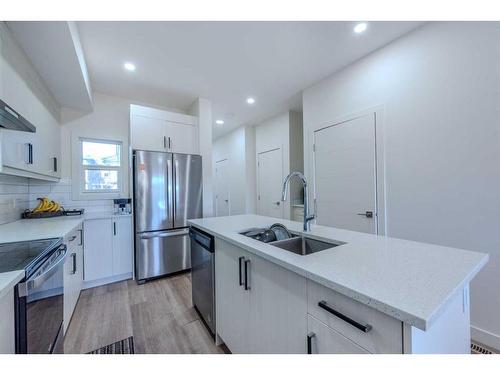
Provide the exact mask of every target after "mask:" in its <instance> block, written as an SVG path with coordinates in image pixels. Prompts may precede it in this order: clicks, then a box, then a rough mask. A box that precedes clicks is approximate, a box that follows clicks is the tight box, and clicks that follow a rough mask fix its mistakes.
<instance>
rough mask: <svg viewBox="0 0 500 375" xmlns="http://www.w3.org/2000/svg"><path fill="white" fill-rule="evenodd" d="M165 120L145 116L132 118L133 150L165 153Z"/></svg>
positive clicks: (133, 116) (131, 135)
mask: <svg viewBox="0 0 500 375" xmlns="http://www.w3.org/2000/svg"><path fill="white" fill-rule="evenodd" d="M163 123H164V121H163V120H160V119H154V118H150V117H144V116H135V115H131V116H130V139H131V144H132V149H134V150H149V151H165V141H164V138H163Z"/></svg>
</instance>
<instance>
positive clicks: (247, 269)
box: [245, 259, 250, 290]
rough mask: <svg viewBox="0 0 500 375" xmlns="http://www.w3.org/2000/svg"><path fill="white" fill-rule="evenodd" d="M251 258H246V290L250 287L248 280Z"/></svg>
mask: <svg viewBox="0 0 500 375" xmlns="http://www.w3.org/2000/svg"><path fill="white" fill-rule="evenodd" d="M249 266H250V259H247V260H245V290H249V289H250V282H249V281H248V273H249Z"/></svg>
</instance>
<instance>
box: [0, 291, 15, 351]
mask: <svg viewBox="0 0 500 375" xmlns="http://www.w3.org/2000/svg"><path fill="white" fill-rule="evenodd" d="M0 317H1V318H0V354H14V353H15V352H16V332H15V317H14V288H12V289H11V290H9V291H8V292H7V293H5V294H4V295H3V296H2V297H0Z"/></svg>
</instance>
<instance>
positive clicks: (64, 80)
mask: <svg viewBox="0 0 500 375" xmlns="http://www.w3.org/2000/svg"><path fill="white" fill-rule="evenodd" d="M7 26H8V27H9V29H10V30H11V32H12V34H13V35H14V38H15V39H16V40H17V42H18V43H19V44H20V45H21V47H22V48H23V50H24V52H25V53H26V55H27V56H28V57H29V59H30V60H31V62H32V64H33V65H34V66H35V67H36V70H37V71H38V74H40V75H41V76H42V77H43V80H44V82H45V84H46V85H47V86H48V88H49V90H50V91H51V92H52V94H53V95H54V98H55V99H56V100H57V102H58V103H59V104H60V105H61V106H64V107H70V108H75V109H81V110H86V111H88V110H91V109H92V104H93V103H92V92H91V89H90V87H89V83H88V75H87V68H86V67H85V59H84V58H83V52H82V48H81V46H80V41H79V39H78V30H77V28H76V25H75V23H74V22H66V21H56V22H31V21H9V22H7Z"/></svg>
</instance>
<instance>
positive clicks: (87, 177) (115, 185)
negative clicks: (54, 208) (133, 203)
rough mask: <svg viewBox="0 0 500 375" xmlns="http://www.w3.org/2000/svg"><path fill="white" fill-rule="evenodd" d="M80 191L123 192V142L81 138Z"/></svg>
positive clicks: (91, 192)
mask: <svg viewBox="0 0 500 375" xmlns="http://www.w3.org/2000/svg"><path fill="white" fill-rule="evenodd" d="M79 147H80V171H81V174H80V180H81V183H80V192H81V193H84V194H85V193H90V194H95V193H115V194H116V193H120V192H121V180H122V176H121V174H122V173H121V166H122V144H121V142H113V141H101V140H93V139H80V142H79Z"/></svg>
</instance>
